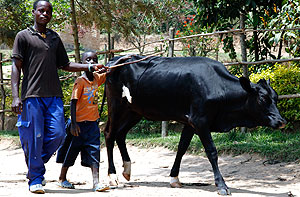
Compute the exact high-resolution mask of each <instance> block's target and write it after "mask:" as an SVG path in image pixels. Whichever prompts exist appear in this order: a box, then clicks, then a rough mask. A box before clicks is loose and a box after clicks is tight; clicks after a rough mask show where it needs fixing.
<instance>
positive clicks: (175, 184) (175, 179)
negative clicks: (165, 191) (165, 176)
mask: <svg viewBox="0 0 300 197" xmlns="http://www.w3.org/2000/svg"><path fill="white" fill-rule="evenodd" d="M170 186H171V187H172V188H181V187H182V184H181V183H180V181H179V178H178V177H171V181H170Z"/></svg>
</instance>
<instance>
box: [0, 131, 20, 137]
mask: <svg viewBox="0 0 300 197" xmlns="http://www.w3.org/2000/svg"><path fill="white" fill-rule="evenodd" d="M0 137H2V138H19V132H18V131H0Z"/></svg>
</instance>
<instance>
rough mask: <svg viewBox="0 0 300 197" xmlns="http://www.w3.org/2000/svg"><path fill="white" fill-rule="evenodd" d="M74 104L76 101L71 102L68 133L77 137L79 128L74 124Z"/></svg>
mask: <svg viewBox="0 0 300 197" xmlns="http://www.w3.org/2000/svg"><path fill="white" fill-rule="evenodd" d="M76 104H77V99H72V100H71V129H70V133H71V134H72V135H74V136H79V133H80V128H79V126H78V124H77V122H76Z"/></svg>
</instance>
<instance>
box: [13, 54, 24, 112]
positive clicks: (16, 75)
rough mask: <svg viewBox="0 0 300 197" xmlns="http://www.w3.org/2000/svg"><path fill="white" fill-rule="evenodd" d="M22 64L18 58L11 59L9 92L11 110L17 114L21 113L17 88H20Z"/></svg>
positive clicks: (20, 102)
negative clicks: (10, 95) (10, 94)
mask: <svg viewBox="0 0 300 197" xmlns="http://www.w3.org/2000/svg"><path fill="white" fill-rule="evenodd" d="M22 65H23V62H22V60H20V59H18V58H13V59H12V68H11V92H12V97H13V100H12V104H11V109H12V111H13V112H15V113H17V114H21V112H22V101H21V99H20V97H19V87H20V76H21V68H22Z"/></svg>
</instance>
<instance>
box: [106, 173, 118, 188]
mask: <svg viewBox="0 0 300 197" xmlns="http://www.w3.org/2000/svg"><path fill="white" fill-rule="evenodd" d="M108 178H109V186H110V187H117V186H118V185H119V184H120V183H119V180H118V177H117V175H116V174H109V175H108Z"/></svg>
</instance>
